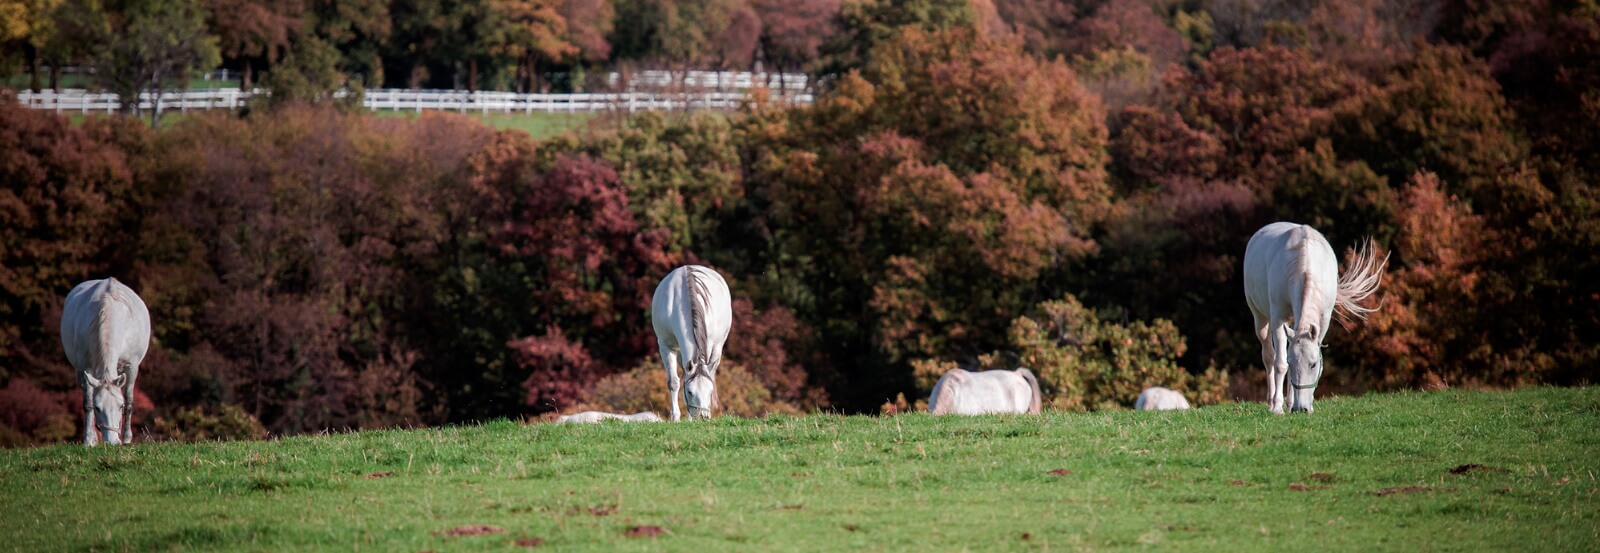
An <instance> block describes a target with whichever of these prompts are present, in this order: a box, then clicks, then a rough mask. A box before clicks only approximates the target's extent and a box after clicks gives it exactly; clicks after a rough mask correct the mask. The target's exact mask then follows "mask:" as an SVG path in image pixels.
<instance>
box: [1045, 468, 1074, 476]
mask: <svg viewBox="0 0 1600 553" xmlns="http://www.w3.org/2000/svg"><path fill="white" fill-rule="evenodd" d="M1049 474H1050V475H1052V476H1066V475H1069V474H1072V471H1070V470H1067V469H1055V470H1052V471H1050V473H1049Z"/></svg>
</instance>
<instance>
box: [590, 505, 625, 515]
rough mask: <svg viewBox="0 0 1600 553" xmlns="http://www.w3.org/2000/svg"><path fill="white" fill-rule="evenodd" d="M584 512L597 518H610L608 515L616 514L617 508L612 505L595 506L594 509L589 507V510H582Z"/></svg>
mask: <svg viewBox="0 0 1600 553" xmlns="http://www.w3.org/2000/svg"><path fill="white" fill-rule="evenodd" d="M584 510H585V511H588V512H589V514H591V515H594V516H597V517H603V516H610V515H614V514H617V506H616V505H614V504H606V505H596V506H594V507H589V508H587V509H584Z"/></svg>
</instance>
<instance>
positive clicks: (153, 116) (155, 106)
mask: <svg viewBox="0 0 1600 553" xmlns="http://www.w3.org/2000/svg"><path fill="white" fill-rule="evenodd" d="M150 87H151V88H152V89H154V90H153V92H155V97H154V98H151V102H150V128H152V129H154V128H156V123H157V122H158V121H159V120H160V119H161V89H162V88H163V87H162V86H161V72H160V71H156V72H155V75H152V78H151V80H150ZM133 101H134V104H133V105H135V106H137V105H139V104H138V102H139V99H138V97H135V98H134V100H133Z"/></svg>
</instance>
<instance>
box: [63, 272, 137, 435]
mask: <svg viewBox="0 0 1600 553" xmlns="http://www.w3.org/2000/svg"><path fill="white" fill-rule="evenodd" d="M61 347H62V348H63V349H65V350H66V352H67V361H70V362H71V363H72V366H73V368H75V369H77V370H78V383H79V384H80V385H82V386H83V410H84V415H83V443H84V445H90V446H92V445H95V444H97V443H99V441H100V433H101V432H104V433H105V441H106V443H108V444H113V445H115V444H124V443H132V442H133V428H132V426H133V383H134V381H135V380H137V379H138V378H139V362H140V361H143V360H144V354H145V351H146V350H147V349H149V347H150V311H149V310H148V309H146V308H145V305H144V300H141V299H139V295H138V294H135V293H133V290H132V289H130V288H128V287H127V286H126V285H124V284H122V283H121V282H117V279H115V278H108V279H105V280H91V281H87V282H84V283H82V284H79V285H77V286H76V287H74V288H73V289H72V291H71V292H69V293H67V304H66V306H65V308H64V310H63V312H62V314H61Z"/></svg>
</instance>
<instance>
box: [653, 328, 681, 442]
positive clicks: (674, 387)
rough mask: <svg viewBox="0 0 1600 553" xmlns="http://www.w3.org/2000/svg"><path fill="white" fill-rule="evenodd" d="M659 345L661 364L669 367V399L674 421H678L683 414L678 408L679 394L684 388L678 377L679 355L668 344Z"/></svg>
mask: <svg viewBox="0 0 1600 553" xmlns="http://www.w3.org/2000/svg"><path fill="white" fill-rule="evenodd" d="M658 347H659V348H660V349H661V365H662V366H663V367H666V369H667V396H668V397H667V400H668V401H669V402H671V405H672V422H678V419H679V418H680V417H681V416H682V414H681V411H679V410H678V394H679V393H680V391H679V390H681V389H682V388H683V382H682V380H681V379H679V378H678V356H677V354H675V353H673V352H672V350H670V349H667V345H666V344H659V343H658Z"/></svg>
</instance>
